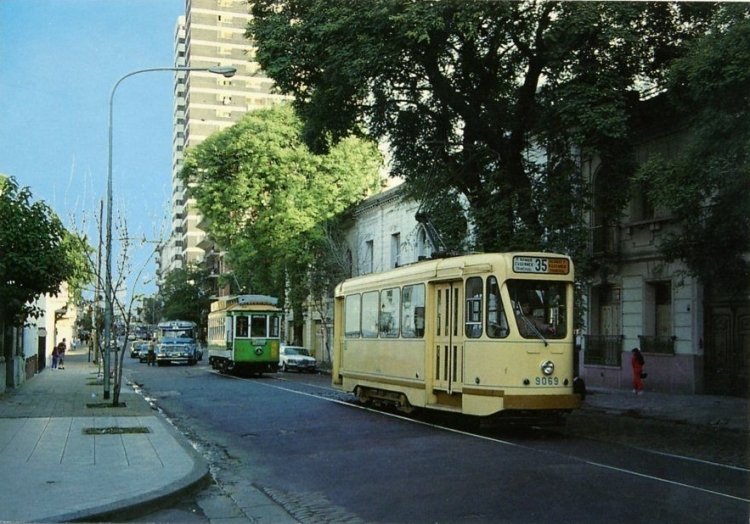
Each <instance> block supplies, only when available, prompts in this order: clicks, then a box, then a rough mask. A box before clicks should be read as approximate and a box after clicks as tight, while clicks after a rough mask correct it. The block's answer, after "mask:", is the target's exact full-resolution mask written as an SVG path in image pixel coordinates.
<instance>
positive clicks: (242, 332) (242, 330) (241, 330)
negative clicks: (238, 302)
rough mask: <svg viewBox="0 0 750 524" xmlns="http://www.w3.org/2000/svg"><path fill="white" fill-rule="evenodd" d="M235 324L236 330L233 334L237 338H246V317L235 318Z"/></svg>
mask: <svg viewBox="0 0 750 524" xmlns="http://www.w3.org/2000/svg"><path fill="white" fill-rule="evenodd" d="M235 322H236V324H237V328H236V329H235V333H236V334H237V338H247V329H248V318H247V317H237V319H236V320H235Z"/></svg>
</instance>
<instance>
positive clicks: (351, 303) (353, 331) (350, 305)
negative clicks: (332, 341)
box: [344, 295, 361, 338]
mask: <svg viewBox="0 0 750 524" xmlns="http://www.w3.org/2000/svg"><path fill="white" fill-rule="evenodd" d="M360 319H361V309H360V298H359V295H349V296H348V297H346V301H345V303H344V333H345V334H346V336H347V337H356V338H358V337H359V332H360V329H359V321H360Z"/></svg>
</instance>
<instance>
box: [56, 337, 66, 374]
mask: <svg viewBox="0 0 750 524" xmlns="http://www.w3.org/2000/svg"><path fill="white" fill-rule="evenodd" d="M65 350H66V346H65V339H62V342H60V344H58V346H57V352H58V357H57V358H58V363H57V369H65Z"/></svg>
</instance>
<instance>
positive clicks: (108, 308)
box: [104, 66, 237, 399]
mask: <svg viewBox="0 0 750 524" xmlns="http://www.w3.org/2000/svg"><path fill="white" fill-rule="evenodd" d="M154 71H206V72H209V73H213V74H216V75H222V76H224V77H226V78H231V77H233V76H234V74H235V73H236V72H237V69H236V68H234V67H219V66H215V67H153V68H149V69H139V70H138V71H132V72H130V73H128V74H126V75H125V76H123V77H122V78H120V79H119V80H118V81H117V82H115V85H114V86H113V87H112V92H111V93H110V95H109V155H108V156H109V158H108V163H107V226H106V229H107V237H106V247H105V251H106V256H105V259H106V261H105V266H106V275H105V279H104V296H105V302H106V304H105V309H104V398H105V399H108V398H109V367H110V360H109V359H110V346H111V340H112V316H113V315H112V313H113V312H112V107H113V102H114V99H115V91H117V87H118V86H119V85H120V84H121V83H122V81H123V80H125V79H126V78H128V77H131V76H133V75H138V74H140V73H150V72H154Z"/></svg>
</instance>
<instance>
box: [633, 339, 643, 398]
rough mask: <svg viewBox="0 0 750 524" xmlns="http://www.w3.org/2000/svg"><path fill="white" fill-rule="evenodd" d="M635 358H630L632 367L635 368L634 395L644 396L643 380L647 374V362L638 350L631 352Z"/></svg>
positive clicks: (634, 349)
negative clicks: (645, 370) (645, 366)
mask: <svg viewBox="0 0 750 524" xmlns="http://www.w3.org/2000/svg"><path fill="white" fill-rule="evenodd" d="M631 353H633V356H632V357H630V365H631V366H632V368H633V393H635V394H636V395H643V379H644V378H645V376H646V374H645V373H644V372H643V366H644V365H645V364H646V361H645V360H644V359H643V354H642V353H641V350H640V349H638V348H633V349H632V350H631Z"/></svg>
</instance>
